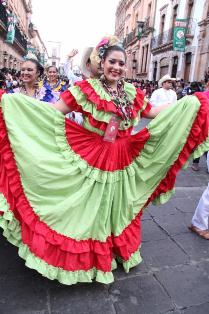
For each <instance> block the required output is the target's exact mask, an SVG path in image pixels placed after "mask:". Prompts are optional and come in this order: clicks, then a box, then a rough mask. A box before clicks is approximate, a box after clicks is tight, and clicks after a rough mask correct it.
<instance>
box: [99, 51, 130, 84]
mask: <svg viewBox="0 0 209 314" xmlns="http://www.w3.org/2000/svg"><path fill="white" fill-rule="evenodd" d="M125 62H126V60H125V55H124V53H123V52H122V51H111V52H110V53H109V54H108V55H107V57H106V58H105V60H104V61H103V62H102V65H103V68H104V75H105V77H106V79H107V81H108V82H109V83H110V84H113V85H114V84H115V83H117V81H118V80H119V79H121V78H122V77H124V74H125V70H126V65H125Z"/></svg>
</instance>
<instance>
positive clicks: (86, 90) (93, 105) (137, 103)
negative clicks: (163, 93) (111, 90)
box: [61, 80, 151, 132]
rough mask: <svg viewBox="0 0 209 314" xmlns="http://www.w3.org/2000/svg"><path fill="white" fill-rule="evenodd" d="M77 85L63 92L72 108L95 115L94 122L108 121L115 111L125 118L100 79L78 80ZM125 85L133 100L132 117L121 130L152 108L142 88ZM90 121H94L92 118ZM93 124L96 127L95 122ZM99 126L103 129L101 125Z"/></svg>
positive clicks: (64, 97)
mask: <svg viewBox="0 0 209 314" xmlns="http://www.w3.org/2000/svg"><path fill="white" fill-rule="evenodd" d="M75 85H76V86H74V87H72V88H70V89H69V90H68V91H65V92H64V93H62V94H61V98H62V99H63V100H64V102H65V103H66V104H67V105H69V107H70V108H71V110H74V111H79V112H83V113H85V115H87V116H91V117H93V119H94V120H93V123H96V122H95V121H98V122H103V123H108V122H109V120H110V118H111V117H112V114H113V113H114V114H116V115H118V116H119V117H120V118H123V116H122V114H121V113H120V111H118V110H117V108H116V106H115V104H114V103H113V102H112V101H111V98H110V97H109V95H108V94H107V93H105V92H104V90H103V89H102V86H100V85H99V83H98V80H88V81H80V82H76V84H75ZM125 86H127V87H126V89H127V92H128V91H129V93H128V95H129V99H130V101H132V102H133V108H132V109H131V110H132V118H131V120H130V121H128V125H127V126H125V123H123V122H122V123H121V126H120V127H119V129H120V130H121V129H122V130H124V129H129V128H130V127H132V126H133V125H136V124H137V123H138V122H139V117H140V115H141V116H145V115H146V114H147V113H148V112H149V111H150V109H151V105H150V104H149V103H148V101H147V100H146V98H145V97H144V94H143V92H142V91H141V90H140V89H137V90H136V89H135V87H134V86H133V85H131V84H128V83H126V84H125ZM72 97H73V98H72ZM89 122H90V123H91V122H92V118H90V120H89ZM126 123H127V122H126ZM92 126H94V127H95V125H93V124H92ZM99 128H100V129H101V126H99ZM129 132H130V130H129Z"/></svg>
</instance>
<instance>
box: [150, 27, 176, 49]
mask: <svg viewBox="0 0 209 314" xmlns="http://www.w3.org/2000/svg"><path fill="white" fill-rule="evenodd" d="M172 41H173V27H172V28H170V29H169V30H167V31H165V32H163V33H161V34H159V35H158V36H155V37H153V38H152V39H151V50H154V49H157V48H160V47H161V46H167V45H169V44H171V43H172Z"/></svg>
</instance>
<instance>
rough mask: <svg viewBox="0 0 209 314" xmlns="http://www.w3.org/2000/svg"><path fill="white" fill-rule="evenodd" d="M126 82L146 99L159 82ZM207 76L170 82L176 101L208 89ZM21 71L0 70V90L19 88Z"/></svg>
mask: <svg viewBox="0 0 209 314" xmlns="http://www.w3.org/2000/svg"><path fill="white" fill-rule="evenodd" d="M59 78H60V80H61V81H63V82H65V84H66V86H67V87H69V86H70V85H71V83H70V80H69V78H68V76H67V74H66V75H60V76H59ZM39 80H40V81H41V80H47V73H46V71H45V72H44V73H43V74H42V76H41V77H39ZM125 81H126V82H129V83H132V84H133V85H134V86H135V87H136V88H140V89H141V90H142V91H143V92H144V94H145V95H146V97H147V98H148V99H150V98H151V96H152V94H153V92H154V91H155V90H157V89H158V88H159V87H160V86H159V81H151V80H147V79H146V80H144V79H133V78H125ZM208 82H209V74H208V72H206V74H205V79H204V80H202V81H200V82H198V81H194V82H187V81H185V80H184V79H182V78H181V79H180V78H176V79H175V80H172V89H173V90H174V91H175V92H176V95H177V100H179V99H181V98H182V97H184V96H185V95H192V94H193V93H194V92H202V91H205V90H207V89H208V88H209V83H208ZM21 85H22V80H21V71H17V70H15V69H8V68H2V69H0V88H1V89H5V90H6V91H7V92H11V91H12V90H13V89H14V88H17V87H21Z"/></svg>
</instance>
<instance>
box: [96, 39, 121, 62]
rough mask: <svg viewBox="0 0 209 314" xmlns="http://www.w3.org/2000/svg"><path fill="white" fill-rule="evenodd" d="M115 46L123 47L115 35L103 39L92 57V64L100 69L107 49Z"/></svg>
mask: <svg viewBox="0 0 209 314" xmlns="http://www.w3.org/2000/svg"><path fill="white" fill-rule="evenodd" d="M115 45H118V46H121V41H120V40H119V38H118V37H116V36H113V35H108V36H105V37H103V38H102V39H101V41H100V42H99V43H98V44H97V45H96V47H95V48H94V49H93V51H92V53H91V55H90V60H91V63H92V64H95V65H96V66H98V67H99V65H100V63H101V61H102V58H103V56H104V53H105V51H106V50H107V48H109V47H111V46H115Z"/></svg>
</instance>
